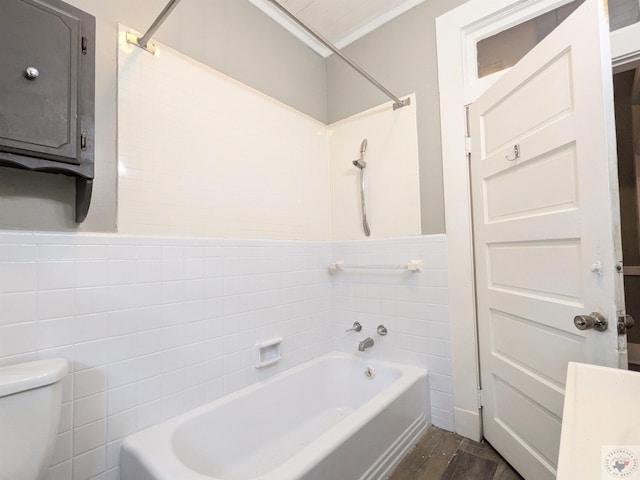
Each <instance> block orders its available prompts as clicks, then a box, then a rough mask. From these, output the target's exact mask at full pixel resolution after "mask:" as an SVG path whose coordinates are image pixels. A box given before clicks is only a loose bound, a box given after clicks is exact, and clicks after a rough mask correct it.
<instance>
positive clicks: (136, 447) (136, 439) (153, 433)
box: [121, 351, 430, 480]
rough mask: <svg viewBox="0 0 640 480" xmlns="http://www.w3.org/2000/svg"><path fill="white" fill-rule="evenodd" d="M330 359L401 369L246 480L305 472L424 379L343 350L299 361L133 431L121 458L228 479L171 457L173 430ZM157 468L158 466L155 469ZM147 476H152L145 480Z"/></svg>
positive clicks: (178, 473) (420, 373)
mask: <svg viewBox="0 0 640 480" xmlns="http://www.w3.org/2000/svg"><path fill="white" fill-rule="evenodd" d="M330 359H346V360H347V361H350V362H358V363H365V364H367V365H368V366H372V367H374V368H376V369H378V368H385V367H390V368H394V369H398V370H400V376H399V377H398V378H397V379H395V380H394V381H393V382H392V383H391V385H394V386H396V388H392V389H390V388H385V389H384V390H382V391H381V392H379V393H377V394H376V395H374V396H372V397H371V398H369V399H367V400H366V401H365V402H364V403H363V404H362V405H361V406H360V407H359V408H358V409H356V410H354V411H353V412H352V413H351V414H350V415H349V416H348V417H345V418H344V419H343V420H342V421H340V422H339V423H337V424H336V425H333V426H332V427H330V428H329V429H328V430H327V431H325V432H323V433H322V434H321V435H319V436H318V437H317V438H315V439H314V440H313V441H312V442H311V443H310V444H309V445H307V446H305V447H303V448H302V449H300V450H299V451H298V452H296V453H295V454H294V455H293V456H292V457H290V458H289V460H288V461H286V462H285V463H283V464H281V465H279V466H277V467H276V468H274V469H272V470H269V471H268V472H265V473H262V474H260V475H258V476H256V477H253V478H252V479H251V480H272V479H274V478H289V477H301V476H302V475H304V474H305V473H307V472H308V471H309V470H310V469H311V468H313V467H314V465H315V464H316V463H317V462H318V461H319V460H321V459H322V458H324V457H326V456H327V455H328V454H330V453H331V452H332V451H333V450H335V448H336V445H340V444H343V443H344V442H345V441H346V440H347V439H348V438H349V437H350V435H351V434H353V432H355V431H357V430H358V429H360V428H362V427H363V425H365V424H366V423H367V422H369V421H370V420H371V419H372V418H374V417H375V416H376V415H378V414H380V412H381V411H382V410H384V409H385V408H386V407H388V406H389V405H390V404H391V403H392V402H393V400H395V399H396V398H398V395H397V393H396V391H397V389H398V388H400V389H401V390H402V391H403V392H404V391H406V390H407V389H408V388H409V387H410V386H411V385H413V384H414V383H416V382H419V381H421V380H423V379H424V381H425V382H426V379H427V375H428V371H427V369H425V368H422V367H418V366H415V365H410V364H403V363H398V362H389V361H384V360H377V359H367V358H366V357H362V356H359V355H354V354H350V353H345V352H338V351H333V352H329V353H327V354H325V355H322V356H320V357H317V358H314V359H312V360H309V361H306V362H303V363H301V364H299V365H296V366H295V367H292V368H289V369H287V370H284V371H282V372H279V373H276V374H274V375H273V376H271V377H268V378H265V379H262V380H259V381H257V382H255V383H253V384H251V385H248V386H246V387H243V388H241V389H239V390H236V391H234V392H231V393H229V394H227V395H224V396H222V397H220V398H217V399H215V400H212V401H211V402H208V403H206V404H204V405H201V406H199V407H196V408H194V409H192V410H189V411H187V412H184V413H182V414H180V415H178V416H176V417H173V418H170V419H168V420H165V421H163V422H161V423H159V424H156V425H152V426H150V427H147V428H145V429H142V430H140V431H138V432H136V433H133V434H131V435H129V436H127V437H126V438H125V439H124V440H123V441H122V450H121V459H122V460H123V461H126V458H125V457H126V456H127V455H131V457H132V458H133V459H135V461H137V462H138V463H139V464H140V465H141V466H142V467H144V468H145V469H146V470H147V471H148V472H150V473H151V475H152V476H153V478H154V479H158V480H172V479H175V478H181V479H182V478H184V479H187V480H229V479H227V478H219V477H213V476H210V475H206V474H203V473H200V472H198V471H197V470H193V469H192V468H190V467H189V466H188V465H186V464H184V463H183V462H182V461H181V460H180V459H179V458H178V457H177V455H176V453H175V451H174V448H173V436H174V434H175V433H176V430H177V429H178V428H179V427H180V426H181V425H183V424H184V423H186V422H188V421H190V420H192V419H193V418H195V417H198V416H199V415H202V414H203V413H205V412H208V411H209V410H213V409H215V408H217V407H220V406H222V405H225V404H228V403H231V402H233V401H235V400H236V399H237V398H239V397H242V396H245V395H250V394H252V393H253V392H255V391H256V390H259V389H261V388H264V387H265V386H267V385H270V384H272V383H276V382H278V381H282V380H283V379H285V378H286V377H288V376H292V375H295V374H296V373H298V372H300V371H302V370H305V369H307V368H309V367H311V366H313V365H315V364H318V363H322V362H323V361H326V360H330ZM423 395H425V396H428V395H429V392H428V391H427V390H425V391H424V392H423ZM421 402H422V404H423V405H422V408H423V411H422V412H421V418H423V419H424V420H425V423H426V424H427V425H428V424H430V421H429V420H428V417H429V412H428V411H427V410H428V400H427V401H425V399H424V398H423V399H421ZM158 457H159V458H162V460H161V462H154V461H153V459H155V458H158ZM309 457H312V461H309V460H305V461H297V460H298V459H299V458H305V459H308V458H309ZM158 463H160V464H161V466H162V468H161V470H160V469H159V467H160V465H158ZM150 478H151V477H150Z"/></svg>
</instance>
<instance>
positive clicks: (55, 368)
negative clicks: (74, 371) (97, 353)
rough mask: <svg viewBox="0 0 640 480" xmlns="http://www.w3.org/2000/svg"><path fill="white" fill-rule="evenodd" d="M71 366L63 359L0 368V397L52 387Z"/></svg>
mask: <svg viewBox="0 0 640 480" xmlns="http://www.w3.org/2000/svg"><path fill="white" fill-rule="evenodd" d="M68 370H69V364H68V363H67V361H66V360H64V359H62V358H52V359H49V360H37V361H35V362H26V363H17V364H15V365H7V366H4V367H0V397H5V396H7V395H12V394H14V393H19V392H24V391H26V390H31V389H34V388H38V387H44V386H46V385H51V384H52V383H55V382H57V381H59V380H60V379H62V378H63V377H64V376H65V375H66V374H67V372H68Z"/></svg>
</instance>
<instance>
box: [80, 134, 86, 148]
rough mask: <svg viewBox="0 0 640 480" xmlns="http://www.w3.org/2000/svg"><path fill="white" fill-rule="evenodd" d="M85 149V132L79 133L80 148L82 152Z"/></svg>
mask: <svg viewBox="0 0 640 480" xmlns="http://www.w3.org/2000/svg"><path fill="white" fill-rule="evenodd" d="M86 149H87V132H82V133H81V134H80V150H82V151H83V152H84V151H85V150H86Z"/></svg>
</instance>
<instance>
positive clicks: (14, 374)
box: [0, 359, 68, 480]
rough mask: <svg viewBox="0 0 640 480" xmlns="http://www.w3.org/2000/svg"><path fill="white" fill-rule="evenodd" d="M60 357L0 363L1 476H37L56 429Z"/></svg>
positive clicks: (6, 479)
mask: <svg viewBox="0 0 640 480" xmlns="http://www.w3.org/2000/svg"><path fill="white" fill-rule="evenodd" d="M67 371H68V364H67V361H66V360H63V359H51V360H39V361H35V362H28V363H21V364H17V365H8V366H5V367H0V480H15V479H20V480H39V479H40V478H41V477H42V475H43V474H44V472H45V471H46V468H47V467H48V466H49V462H50V459H51V452H52V450H53V445H54V442H55V439H56V435H57V433H58V422H59V420H60V407H61V404H62V381H61V380H62V379H63V378H64V376H65V375H66V373H67Z"/></svg>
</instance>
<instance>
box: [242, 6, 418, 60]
mask: <svg viewBox="0 0 640 480" xmlns="http://www.w3.org/2000/svg"><path fill="white" fill-rule="evenodd" d="M250 1H251V3H253V4H254V5H255V6H256V7H258V8H260V10H262V11H263V12H265V13H266V14H267V15H269V16H270V17H271V18H272V19H274V20H275V21H276V22H278V23H279V24H280V25H282V26H283V27H285V28H286V29H287V30H289V31H290V32H291V33H293V34H294V35H295V36H296V37H298V39H300V40H301V41H302V42H304V43H305V44H307V45H308V46H309V47H311V48H312V49H313V50H315V51H316V52H317V53H318V54H320V55H322V56H323V57H327V56H328V55H330V54H331V51H330V50H329V49H327V48H326V47H324V46H323V45H322V44H320V43H319V42H317V41H316V40H314V39H313V38H312V37H311V36H310V35H308V34H307V33H306V32H305V31H304V30H303V29H302V28H300V27H298V26H297V25H295V23H294V22H293V21H291V20H289V19H288V18H287V17H286V16H285V15H284V14H283V13H281V12H280V11H279V10H278V9H277V8H276V7H274V6H273V5H272V4H271V2H269V0H250ZM279 1H280V3H282V4H284V5H285V6H286V7H287V8H288V9H289V10H290V11H292V12H293V13H295V14H296V16H298V18H300V19H301V20H302V21H303V22H304V23H305V24H307V25H308V26H310V27H311V28H312V29H314V30H315V31H316V32H318V33H320V35H322V36H323V37H325V38H326V39H328V40H329V41H330V42H331V43H333V44H334V45H335V46H336V47H338V48H343V47H345V46H346V45H349V44H350V43H352V42H354V41H356V40H357V39H358V38H360V37H362V36H364V35H366V34H367V33H369V32H371V31H372V30H375V29H376V28H378V27H379V26H380V25H382V24H384V23H386V22H388V21H389V20H391V19H393V18H395V17H397V16H398V15H400V14H402V13H404V12H406V11H407V10H409V9H411V8H413V7H415V6H416V5H418V4H419V3H422V2H423V1H424V0H279Z"/></svg>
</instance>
